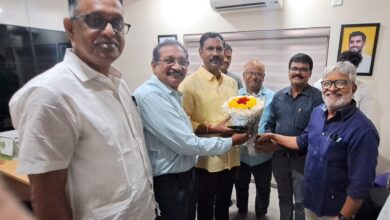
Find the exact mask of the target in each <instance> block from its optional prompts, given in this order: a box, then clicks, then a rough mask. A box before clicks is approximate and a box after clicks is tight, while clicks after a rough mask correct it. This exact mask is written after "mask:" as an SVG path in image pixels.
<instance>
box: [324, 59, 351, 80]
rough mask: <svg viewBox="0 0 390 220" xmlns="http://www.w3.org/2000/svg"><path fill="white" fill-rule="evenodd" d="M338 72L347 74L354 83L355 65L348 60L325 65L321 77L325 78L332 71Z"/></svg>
mask: <svg viewBox="0 0 390 220" xmlns="http://www.w3.org/2000/svg"><path fill="white" fill-rule="evenodd" d="M335 71H337V72H340V73H342V74H344V75H347V76H348V79H349V80H350V81H351V82H352V83H353V84H355V85H356V67H355V66H354V65H353V64H352V63H351V62H349V61H340V62H337V63H336V64H335V65H333V66H330V67H326V68H325V71H324V74H323V75H322V79H325V78H326V77H327V76H328V75H329V74H330V73H332V72H335Z"/></svg>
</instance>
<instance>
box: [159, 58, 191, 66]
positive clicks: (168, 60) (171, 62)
mask: <svg viewBox="0 0 390 220" xmlns="http://www.w3.org/2000/svg"><path fill="white" fill-rule="evenodd" d="M158 61H160V62H164V63H165V64H166V65H168V66H173V65H175V63H177V64H179V66H182V67H187V66H188V64H190V62H188V60H186V59H178V60H177V59H174V58H166V59H162V60H158Z"/></svg>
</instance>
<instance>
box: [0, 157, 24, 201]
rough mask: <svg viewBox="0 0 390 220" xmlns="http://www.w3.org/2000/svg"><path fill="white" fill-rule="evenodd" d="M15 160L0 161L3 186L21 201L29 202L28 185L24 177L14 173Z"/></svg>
mask: <svg viewBox="0 0 390 220" xmlns="http://www.w3.org/2000/svg"><path fill="white" fill-rule="evenodd" d="M17 165H18V161H17V160H1V161H0V176H1V178H2V180H3V182H4V185H6V186H7V188H8V189H9V190H10V191H11V192H13V193H14V195H15V196H16V197H17V198H19V199H20V200H21V201H30V183H29V181H28V178H27V176H26V175H20V174H17V173H16V167H17Z"/></svg>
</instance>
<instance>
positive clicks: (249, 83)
mask: <svg viewBox="0 0 390 220" xmlns="http://www.w3.org/2000/svg"><path fill="white" fill-rule="evenodd" d="M264 77H265V68H264V65H263V64H262V63H261V62H260V61H258V60H250V61H248V62H247V63H246V64H245V66H244V73H243V78H244V81H245V85H246V88H242V89H240V90H239V91H238V93H239V95H253V96H256V97H259V98H260V99H262V100H264V103H265V104H264V109H263V113H262V115H261V118H260V122H259V130H258V133H263V132H264V127H265V124H266V123H267V120H268V118H269V116H270V107H269V106H270V104H271V101H272V99H273V97H274V94H275V92H273V91H272V90H270V89H268V88H267V87H264V86H263V81H264ZM271 158H272V154H268V153H254V154H251V153H248V149H247V148H246V147H243V148H241V149H240V167H239V169H238V173H237V179H236V183H235V187H236V197H237V208H238V213H239V214H240V215H245V214H246V213H247V212H248V196H249V194H248V190H249V183H250V179H251V173H252V174H253V177H254V179H255V183H256V201H255V212H256V216H257V217H262V216H264V215H265V214H266V213H267V209H268V205H269V198H270V192H271V176H272V165H271Z"/></svg>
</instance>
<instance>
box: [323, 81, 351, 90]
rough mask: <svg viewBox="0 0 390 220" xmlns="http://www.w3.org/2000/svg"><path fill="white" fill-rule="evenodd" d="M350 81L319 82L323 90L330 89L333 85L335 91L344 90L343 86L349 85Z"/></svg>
mask: <svg viewBox="0 0 390 220" xmlns="http://www.w3.org/2000/svg"><path fill="white" fill-rule="evenodd" d="M349 82H350V81H348V80H341V79H339V80H325V81H322V82H321V86H322V88H323V89H330V87H332V85H333V84H334V86H335V87H336V88H337V89H344V88H345V86H346V85H347V84H348V83H349Z"/></svg>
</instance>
